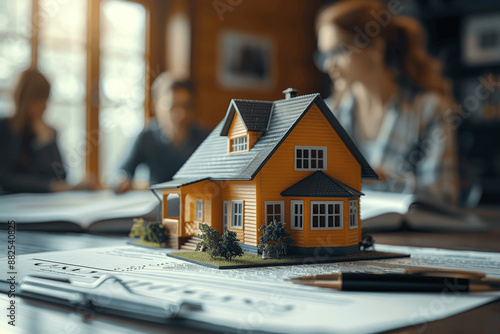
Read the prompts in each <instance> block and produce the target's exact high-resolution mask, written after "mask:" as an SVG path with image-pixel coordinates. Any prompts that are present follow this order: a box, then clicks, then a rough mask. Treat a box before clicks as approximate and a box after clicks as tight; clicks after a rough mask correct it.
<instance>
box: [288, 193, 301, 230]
mask: <svg viewBox="0 0 500 334" xmlns="http://www.w3.org/2000/svg"><path fill="white" fill-rule="evenodd" d="M296 205H300V206H301V208H302V212H301V213H295V206H296ZM297 217H298V218H299V221H300V223H301V225H302V226H295V218H297ZM290 228H291V229H292V230H300V231H303V230H304V201H296V200H293V201H290Z"/></svg>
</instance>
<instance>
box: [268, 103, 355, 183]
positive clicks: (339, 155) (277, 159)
mask: <svg viewBox="0 0 500 334" xmlns="http://www.w3.org/2000/svg"><path fill="white" fill-rule="evenodd" d="M296 148H301V149H302V148H306V149H307V148H313V149H319V150H322V151H323V152H324V155H325V156H324V159H322V160H323V163H324V168H322V171H323V172H324V173H325V174H327V175H329V176H330V177H333V178H334V179H336V180H339V181H340V182H342V183H345V184H347V185H348V186H350V187H351V188H354V189H361V165H360V163H359V162H358V161H357V160H356V158H355V157H354V155H353V153H352V152H351V151H350V150H349V148H348V147H347V145H346V143H345V142H344V141H343V140H342V138H341V137H340V135H339V134H338V133H337V132H336V131H335V129H334V128H333V126H332V125H331V124H330V122H328V120H327V119H326V117H325V115H324V114H323V112H322V111H321V110H320V108H319V107H318V105H317V104H316V103H314V104H313V105H312V106H311V107H310V108H309V110H308V111H307V112H306V113H305V114H304V115H303V117H301V119H300V121H299V122H298V123H297V124H296V125H295V127H294V128H293V129H292V130H291V132H290V133H289V134H288V135H287V136H286V138H285V139H284V141H283V142H282V143H281V145H279V147H278V148H277V150H276V151H275V152H274V154H273V155H272V156H271V157H270V158H269V160H268V161H267V163H266V164H265V166H264V167H262V169H261V174H260V175H261V180H262V184H263V185H265V184H275V185H276V190H278V191H283V190H284V189H285V188H287V187H289V186H291V185H292V184H294V183H296V182H299V180H302V179H304V178H305V177H307V176H308V175H310V174H311V173H312V172H314V171H315V170H317V168H316V167H314V168H310V169H305V170H303V169H297V168H296Z"/></svg>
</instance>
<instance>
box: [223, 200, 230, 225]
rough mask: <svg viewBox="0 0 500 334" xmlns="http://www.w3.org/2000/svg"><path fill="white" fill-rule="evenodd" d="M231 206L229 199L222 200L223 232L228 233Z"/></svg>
mask: <svg viewBox="0 0 500 334" xmlns="http://www.w3.org/2000/svg"><path fill="white" fill-rule="evenodd" d="M230 207H231V206H230V205H229V201H222V233H226V231H227V230H228V229H229V217H231V215H230V213H231V210H230Z"/></svg>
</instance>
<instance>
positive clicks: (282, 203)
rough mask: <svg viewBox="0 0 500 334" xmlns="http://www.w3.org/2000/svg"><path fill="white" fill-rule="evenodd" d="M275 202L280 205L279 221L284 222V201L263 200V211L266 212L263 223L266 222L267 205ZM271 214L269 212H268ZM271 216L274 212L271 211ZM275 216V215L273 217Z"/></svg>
mask: <svg viewBox="0 0 500 334" xmlns="http://www.w3.org/2000/svg"><path fill="white" fill-rule="evenodd" d="M275 204H279V205H280V217H281V218H280V222H281V223H283V224H284V223H285V202H284V201H266V202H264V208H265V212H266V215H265V216H264V217H265V218H264V224H267V215H268V213H267V206H268V205H275ZM269 215H271V214H269ZM272 215H273V216H276V214H275V213H274V212H273V213H272ZM275 218H276V217H275Z"/></svg>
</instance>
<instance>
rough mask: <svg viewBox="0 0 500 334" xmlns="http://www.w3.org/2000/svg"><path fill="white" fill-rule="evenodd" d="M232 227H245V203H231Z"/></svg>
mask: <svg viewBox="0 0 500 334" xmlns="http://www.w3.org/2000/svg"><path fill="white" fill-rule="evenodd" d="M231 213H232V215H231V227H236V228H242V227H243V201H231Z"/></svg>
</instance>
